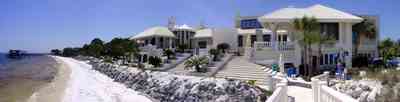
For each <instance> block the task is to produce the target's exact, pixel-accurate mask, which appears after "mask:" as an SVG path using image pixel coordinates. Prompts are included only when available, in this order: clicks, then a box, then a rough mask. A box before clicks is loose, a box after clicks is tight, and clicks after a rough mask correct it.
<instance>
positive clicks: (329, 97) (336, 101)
mask: <svg viewBox="0 0 400 102" xmlns="http://www.w3.org/2000/svg"><path fill="white" fill-rule="evenodd" d="M328 76H329V72H324V74H321V75H318V76H315V77H313V78H311V81H312V82H311V87H312V92H313V100H314V102H358V101H357V100H356V99H354V98H352V97H350V96H349V95H346V94H343V93H340V92H338V91H336V90H334V89H332V88H330V87H328V86H327V84H328Z"/></svg>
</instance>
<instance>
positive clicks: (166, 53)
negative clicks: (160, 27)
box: [164, 49, 175, 59]
mask: <svg viewBox="0 0 400 102" xmlns="http://www.w3.org/2000/svg"><path fill="white" fill-rule="evenodd" d="M164 54H165V55H166V56H167V57H168V59H171V56H173V55H175V53H174V51H172V50H171V49H166V50H164Z"/></svg>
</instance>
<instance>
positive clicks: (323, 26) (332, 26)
mask: <svg viewBox="0 0 400 102" xmlns="http://www.w3.org/2000/svg"><path fill="white" fill-rule="evenodd" d="M320 30H321V34H323V35H325V36H331V37H333V38H334V39H336V40H339V23H320Z"/></svg>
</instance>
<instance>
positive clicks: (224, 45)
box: [217, 43, 230, 53]
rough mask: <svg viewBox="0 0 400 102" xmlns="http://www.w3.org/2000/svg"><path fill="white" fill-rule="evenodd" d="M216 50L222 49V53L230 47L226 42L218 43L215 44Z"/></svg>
mask: <svg viewBox="0 0 400 102" xmlns="http://www.w3.org/2000/svg"><path fill="white" fill-rule="evenodd" d="M217 48H218V50H222V53H225V52H226V50H227V49H229V48H230V45H229V44H227V43H220V44H218V45H217Z"/></svg>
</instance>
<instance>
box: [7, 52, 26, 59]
mask: <svg viewBox="0 0 400 102" xmlns="http://www.w3.org/2000/svg"><path fill="white" fill-rule="evenodd" d="M25 55H26V51H22V50H9V51H8V58H11V59H19V58H22V57H23V56H25Z"/></svg>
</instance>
